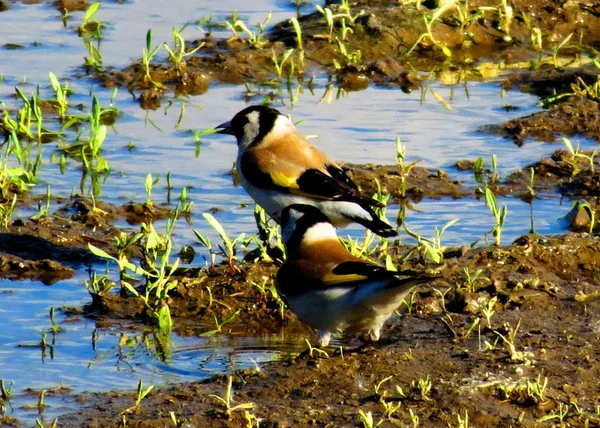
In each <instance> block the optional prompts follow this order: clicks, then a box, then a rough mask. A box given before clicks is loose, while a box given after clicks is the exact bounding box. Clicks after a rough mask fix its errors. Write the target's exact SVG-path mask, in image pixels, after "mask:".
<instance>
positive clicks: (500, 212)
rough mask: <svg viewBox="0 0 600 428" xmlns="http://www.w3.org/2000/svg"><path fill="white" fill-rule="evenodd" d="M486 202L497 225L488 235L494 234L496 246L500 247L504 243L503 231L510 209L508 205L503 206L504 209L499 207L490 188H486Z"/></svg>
mask: <svg viewBox="0 0 600 428" xmlns="http://www.w3.org/2000/svg"><path fill="white" fill-rule="evenodd" d="M485 201H486V204H487V206H488V208H489V209H490V211H491V212H492V215H493V216H494V219H495V220H496V224H495V225H494V227H492V229H491V230H490V231H489V232H488V233H491V234H492V236H493V237H494V239H495V244H496V245H498V246H499V245H501V241H502V239H501V238H502V229H503V228H504V223H505V221H506V215H507V214H508V207H507V206H506V205H503V206H502V207H499V206H498V201H497V200H496V195H494V192H492V190H491V189H490V188H489V187H486V188H485Z"/></svg>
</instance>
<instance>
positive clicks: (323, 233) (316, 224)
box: [281, 204, 338, 255]
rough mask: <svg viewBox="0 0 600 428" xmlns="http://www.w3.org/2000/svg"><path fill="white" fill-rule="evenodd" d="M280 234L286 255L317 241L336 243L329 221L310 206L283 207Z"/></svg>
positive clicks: (333, 229) (335, 234)
mask: <svg viewBox="0 0 600 428" xmlns="http://www.w3.org/2000/svg"><path fill="white" fill-rule="evenodd" d="M281 233H282V236H283V242H284V243H285V249H286V252H287V253H288V255H289V254H290V253H292V254H293V253H294V252H296V251H297V250H298V249H299V248H300V247H301V246H306V245H311V244H314V243H316V242H317V241H321V240H328V239H333V240H335V241H336V242H338V237H337V233H336V231H335V227H334V226H333V224H332V223H331V220H329V218H328V217H327V216H326V215H325V214H323V213H322V212H321V210H319V209H318V208H315V207H313V206H311V205H302V204H293V205H289V206H287V207H285V208H284V209H283V211H282V212H281Z"/></svg>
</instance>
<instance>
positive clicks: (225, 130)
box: [215, 121, 234, 135]
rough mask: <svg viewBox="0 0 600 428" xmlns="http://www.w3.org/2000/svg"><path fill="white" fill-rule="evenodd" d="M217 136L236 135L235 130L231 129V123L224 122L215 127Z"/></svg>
mask: <svg viewBox="0 0 600 428" xmlns="http://www.w3.org/2000/svg"><path fill="white" fill-rule="evenodd" d="M215 129H216V130H217V134H228V135H234V133H233V129H232V128H231V121H228V122H223V123H222V124H220V125H218V126H215Z"/></svg>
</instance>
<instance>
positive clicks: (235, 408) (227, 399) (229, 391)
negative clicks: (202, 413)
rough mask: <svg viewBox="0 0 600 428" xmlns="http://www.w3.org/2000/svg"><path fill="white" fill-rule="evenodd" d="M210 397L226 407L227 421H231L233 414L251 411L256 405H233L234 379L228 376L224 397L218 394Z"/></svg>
mask: <svg viewBox="0 0 600 428" xmlns="http://www.w3.org/2000/svg"><path fill="white" fill-rule="evenodd" d="M209 397H212V398H214V399H215V400H216V401H217V402H218V403H219V404H221V405H222V406H223V407H225V413H226V415H227V419H231V416H232V414H233V412H239V411H242V410H251V409H253V408H254V403H240V404H237V405H233V378H232V377H231V376H227V387H226V389H225V396H224V397H221V396H220V395H217V394H209Z"/></svg>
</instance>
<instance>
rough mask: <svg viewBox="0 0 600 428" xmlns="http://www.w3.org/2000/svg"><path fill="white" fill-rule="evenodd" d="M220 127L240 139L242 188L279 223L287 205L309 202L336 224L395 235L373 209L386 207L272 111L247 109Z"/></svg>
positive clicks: (259, 107) (254, 108)
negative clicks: (361, 227)
mask: <svg viewBox="0 0 600 428" xmlns="http://www.w3.org/2000/svg"><path fill="white" fill-rule="evenodd" d="M216 129H217V133H220V134H230V135H234V136H235V137H236V139H237V143H238V157H237V170H238V174H239V176H240V181H241V183H242V186H243V187H244V189H246V191H247V192H248V194H249V195H250V196H251V197H252V199H254V201H255V202H256V203H257V204H258V205H260V206H261V207H263V208H264V209H265V210H266V211H267V213H268V214H269V215H270V216H271V217H273V218H274V219H275V220H276V221H279V218H280V215H281V211H282V210H283V209H284V208H285V207H287V206H288V205H292V204H305V205H312V206H315V207H317V208H318V209H319V210H321V211H322V212H324V213H325V215H327V216H328V217H329V218H330V219H331V221H332V222H333V223H334V224H335V225H336V226H345V225H347V224H349V223H351V222H356V223H359V224H362V225H363V226H365V227H367V228H369V229H371V230H372V231H373V232H375V233H376V234H378V235H380V236H384V237H389V236H396V235H397V232H396V231H395V230H394V229H393V228H392V227H391V226H390V225H389V224H387V223H386V222H384V221H382V220H380V219H379V217H378V216H377V215H376V214H375V212H374V211H373V207H383V206H384V205H383V204H381V203H380V202H378V201H376V200H375V199H373V198H370V197H368V196H364V195H361V193H360V192H359V190H358V187H357V186H356V184H355V183H354V182H353V181H352V180H351V179H350V177H348V175H347V174H346V173H345V172H344V171H343V170H342V169H341V168H339V167H338V166H337V165H336V164H335V163H334V162H332V161H331V160H330V159H329V158H328V157H327V156H326V155H325V154H324V153H323V152H321V151H320V150H319V149H317V148H316V147H314V146H313V145H311V144H309V143H308V141H306V139H304V137H302V135H300V133H299V132H298V131H297V130H296V128H295V127H294V125H293V124H292V122H291V121H290V120H289V119H288V118H287V117H286V116H284V115H283V114H281V113H280V112H279V111H277V110H275V109H274V108H270V107H265V106H251V107H248V108H246V109H244V110H242V111H240V112H239V113H238V114H236V115H235V116H234V117H233V119H232V120H231V121H229V122H225V123H222V124H221V125H219V126H217V127H216Z"/></svg>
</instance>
